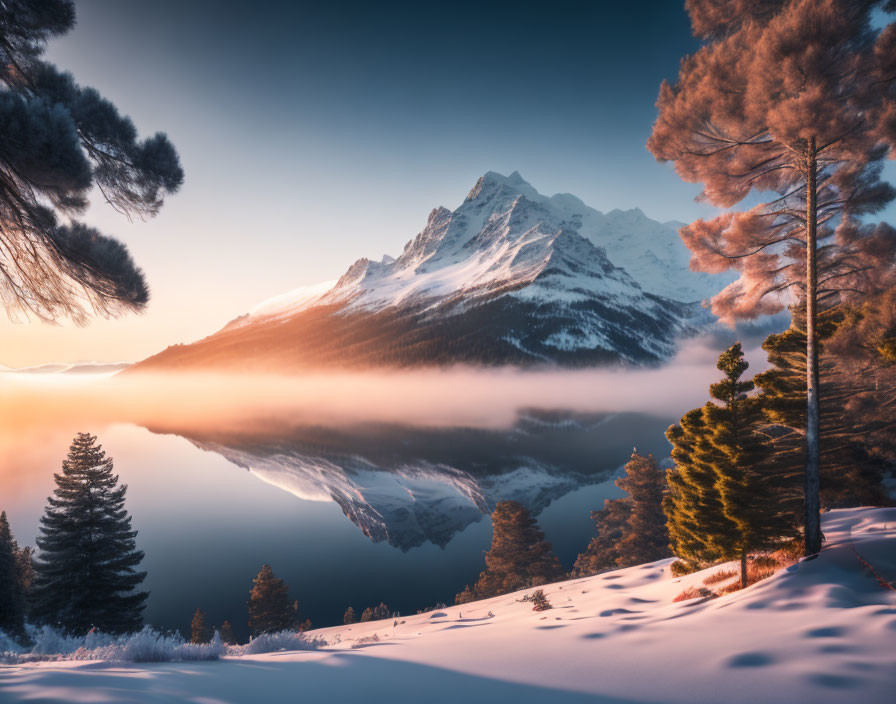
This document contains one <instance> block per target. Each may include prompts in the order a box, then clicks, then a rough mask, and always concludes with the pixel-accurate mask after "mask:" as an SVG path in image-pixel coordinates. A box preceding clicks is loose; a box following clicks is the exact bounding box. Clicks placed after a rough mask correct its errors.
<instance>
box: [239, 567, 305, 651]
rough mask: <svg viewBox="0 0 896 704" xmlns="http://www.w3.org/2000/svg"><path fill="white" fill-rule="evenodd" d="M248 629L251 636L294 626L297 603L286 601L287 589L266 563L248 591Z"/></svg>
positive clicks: (296, 619) (296, 616)
mask: <svg viewBox="0 0 896 704" xmlns="http://www.w3.org/2000/svg"><path fill="white" fill-rule="evenodd" d="M248 606H249V632H250V633H251V634H252V635H253V636H258V635H261V634H262V633H275V632H277V631H284V630H287V629H291V628H295V627H296V624H297V622H298V608H299V604H298V602H290V600H289V588H288V587H287V586H286V583H285V582H284V581H283V580H282V579H280V578H279V577H275V576H274V571H273V570H272V569H271V567H270V565H262V567H261V569H260V570H259V572H258V576H257V577H255V579H254V580H253V585H252V590H251V591H250V592H249V603H248Z"/></svg>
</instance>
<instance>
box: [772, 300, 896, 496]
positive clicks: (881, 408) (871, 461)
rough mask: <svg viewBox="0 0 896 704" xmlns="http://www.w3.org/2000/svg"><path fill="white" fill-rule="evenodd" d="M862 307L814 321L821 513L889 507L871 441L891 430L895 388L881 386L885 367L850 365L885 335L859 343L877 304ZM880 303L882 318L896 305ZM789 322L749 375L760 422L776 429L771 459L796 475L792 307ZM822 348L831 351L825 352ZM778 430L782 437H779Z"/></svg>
mask: <svg viewBox="0 0 896 704" xmlns="http://www.w3.org/2000/svg"><path fill="white" fill-rule="evenodd" d="M865 300H866V303H867V304H870V306H868V305H866V306H861V307H860V306H838V307H837V308H835V309H832V310H830V311H827V312H826V313H825V314H823V315H820V316H819V319H818V337H819V365H820V371H821V375H820V387H819V388H820V393H821V396H822V398H824V403H823V404H822V405H821V409H820V413H821V416H820V417H821V426H820V436H819V446H820V452H821V455H820V456H821V477H820V486H819V491H820V497H821V505H822V506H823V507H826V508H840V507H845V506H874V505H887V504H888V503H889V501H888V497H887V492H886V490H885V488H884V486H883V481H882V480H883V476H884V474H885V471H886V468H887V464H888V461H890V462H891V461H892V457H886V456H883V457H881V456H880V455H881V453H880V452H879V443H878V442H877V441H879V440H881V439H885V438H883V437H881V435H880V433H879V431H880V430H881V429H886V428H887V427H890V428H892V424H891V423H889V419H890V418H891V416H892V410H891V408H892V403H893V399H894V398H896V395H894V393H893V391H894V386H896V385H894V384H893V383H892V380H891V382H890V384H887V383H886V376H885V374H882V373H881V372H883V371H884V366H885V365H884V364H882V363H878V364H876V365H875V364H873V363H869V362H871V360H869V359H868V355H864V358H863V359H862V363H861V364H859V365H852V364H851V362H852V361H853V359H855V355H856V353H857V352H860V351H861V350H863V349H868V348H869V347H871V349H872V350H873V351H874V352H876V350H875V349H874V348H875V347H877V346H878V345H879V344H880V342H878V339H879V338H880V337H883V336H884V335H885V334H886V332H885V330H886V327H887V326H886V323H884V325H882V326H881V329H880V330H879V335H875V336H874V338H877V339H870V340H869V339H867V338H866V335H867V334H868V332H869V330H868V327H867V320H866V316H867V313H868V307H872V306H873V305H874V304H875V303H877V301H878V298H876V297H870V298H867V299H865ZM882 300H883V301H884V302H885V303H887V302H888V303H889V305H888V306H885V309H887V310H888V311H889V309H891V308H892V306H893V302H894V301H896V298H894V297H893V296H892V295H891V296H889V297H886V296H885V297H882ZM791 314H792V318H791V324H790V327H789V328H788V329H787V330H785V331H784V332H782V333H780V334H775V335H769V337H768V338H766V340H765V342H764V343H763V345H762V347H763V349H764V350H765V351H766V352H767V353H768V359H769V362H770V363H771V368H770V369H768V370H767V371H765V372H762V373H761V374H757V375H756V379H755V381H756V385H757V386H758V387H760V388H761V390H762V393H761V395H760V399H761V402H762V407H763V409H764V411H765V413H766V415H767V417H768V419H769V420H770V421H771V422H772V423H775V424H780V426H782V428H780V429H779V433H778V435H777V437H776V438H775V443H774V444H775V448H776V452H777V454H778V455H779V456H780V457H781V459H782V461H786V462H788V463H789V465H790V467H791V471H792V472H793V473H797V472H799V471H800V465H805V461H806V459H805V454H806V450H805V443H804V441H803V435H802V428H803V427H805V424H806V388H805V379H804V377H805V366H806V349H805V348H806V332H805V310H804V308H801V307H798V306H797V307H794V308H792V309H791ZM888 315H889V316H890V317H892V316H893V315H894V313H892V312H888ZM862 323H866V325H862ZM853 330H855V333H854V332H853ZM829 342H831V343H833V344H834V346H835V350H833V351H829V349H828V347H829ZM853 366H855V367H856V368H852V367H853ZM881 382H883V384H882V383H881ZM888 406H889V407H890V408H888ZM785 428H786V429H789V431H790V432H780V431H783V430H784V429H785ZM890 454H892V453H890ZM884 455H886V453H884Z"/></svg>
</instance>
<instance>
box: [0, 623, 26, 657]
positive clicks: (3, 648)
mask: <svg viewBox="0 0 896 704" xmlns="http://www.w3.org/2000/svg"><path fill="white" fill-rule="evenodd" d="M23 650H24V648H23V647H22V646H21V645H19V644H18V643H17V642H16V641H14V640H13V639H12V638H10V637H9V636H8V635H6V632H5V631H3V630H2V629H0V655H2V654H7V653H9V654H16V653H21V652H22V651H23Z"/></svg>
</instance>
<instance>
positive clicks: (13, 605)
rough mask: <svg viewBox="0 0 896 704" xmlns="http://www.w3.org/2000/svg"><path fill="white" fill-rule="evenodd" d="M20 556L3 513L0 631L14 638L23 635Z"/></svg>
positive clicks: (0, 515) (0, 528) (0, 526)
mask: <svg viewBox="0 0 896 704" xmlns="http://www.w3.org/2000/svg"><path fill="white" fill-rule="evenodd" d="M26 549H27V548H26ZM20 554H21V551H20V550H19V546H18V544H17V543H16V541H15V538H13V535H12V530H10V527H9V521H7V520H6V511H3V512H2V513H0V631H4V632H6V633H7V634H9V635H11V636H14V637H21V636H23V635H24V634H25V589H24V587H25V585H24V583H23V575H22V570H21V567H20V564H19V560H20Z"/></svg>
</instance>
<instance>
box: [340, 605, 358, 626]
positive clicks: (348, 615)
mask: <svg viewBox="0 0 896 704" xmlns="http://www.w3.org/2000/svg"><path fill="white" fill-rule="evenodd" d="M357 620H358V619H357V618H356V617H355V610H354V609H353V608H352V607H351V606H349V607H348V608H347V609H346V610H345V616H343V617H342V623H344V624H345V625H346V626H348V625H349V624H350V623H355V621H357Z"/></svg>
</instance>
